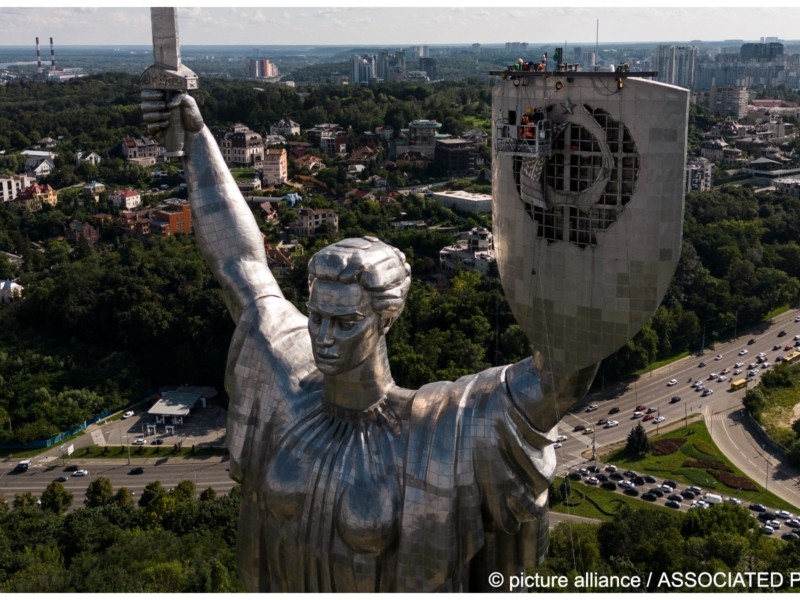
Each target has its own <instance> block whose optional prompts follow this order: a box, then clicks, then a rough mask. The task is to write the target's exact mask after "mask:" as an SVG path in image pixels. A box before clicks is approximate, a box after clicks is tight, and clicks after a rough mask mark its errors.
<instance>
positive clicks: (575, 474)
mask: <svg viewBox="0 0 800 600" xmlns="http://www.w3.org/2000/svg"><path fill="white" fill-rule="evenodd" d="M567 477H569V478H570V479H573V480H575V481H580V480H581V479H583V477H581V474H580V473H578V472H577V471H573V472H572V473H570V474H569V475H567Z"/></svg>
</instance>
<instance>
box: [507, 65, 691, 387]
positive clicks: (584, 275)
mask: <svg viewBox="0 0 800 600" xmlns="http://www.w3.org/2000/svg"><path fill="white" fill-rule="evenodd" d="M492 106H493V109H492V111H493V119H494V134H493V152H494V157H493V180H492V181H493V185H492V191H493V226H494V243H495V250H496V255H497V261H498V266H499V271H500V277H501V280H502V283H503V289H504V291H505V294H506V298H507V299H508V302H509V304H510V306H511V309H512V311H513V313H514V316H515V317H516V319H517V321H518V323H519V324H520V326H521V327H522V329H523V330H524V331H525V333H526V334H527V336H528V339H529V341H530V342H531V344H532V346H533V348H534V350H536V351H538V352H540V353H541V354H542V356H543V358H544V360H545V365H544V366H545V367H547V366H548V362H549V367H550V369H551V370H552V372H553V373H563V374H566V373H571V372H574V371H576V370H578V369H581V368H584V367H588V366H589V365H592V364H595V363H597V362H598V361H600V360H602V359H603V358H605V357H607V356H608V355H609V354H611V353H613V352H614V351H615V350H617V349H618V348H620V347H621V346H622V345H624V344H625V343H626V342H627V341H628V340H630V339H631V338H632V337H633V336H634V335H635V334H636V333H637V332H638V331H639V330H640V329H641V327H642V326H643V325H644V324H645V323H646V321H647V320H648V319H649V318H650V317H651V316H652V314H653V312H654V311H655V309H656V308H657V307H658V305H659V303H660V302H661V299H662V297H663V296H664V293H665V292H666V289H667V286H668V285H669V282H670V280H671V278H672V276H673V274H674V272H675V268H676V266H677V262H678V258H679V255H680V249H681V230H682V223H683V200H684V190H685V188H684V177H685V163H686V137H687V122H688V113H689V92H688V90H686V89H684V88H680V87H676V86H672V85H666V84H662V83H658V82H655V81H650V80H646V79H641V78H636V77H627V76H625V77H623V76H616V75H615V74H613V73H564V74H558V73H549V74H543V73H535V74H534V73H530V74H528V73H520V74H518V75H515V76H514V77H513V78H505V79H504V80H502V81H500V83H498V84H497V85H496V87H495V89H494V91H493V102H492Z"/></svg>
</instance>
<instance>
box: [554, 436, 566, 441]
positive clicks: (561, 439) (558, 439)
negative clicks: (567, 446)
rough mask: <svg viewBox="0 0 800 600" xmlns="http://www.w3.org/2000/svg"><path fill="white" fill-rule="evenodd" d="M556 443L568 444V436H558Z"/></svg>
mask: <svg viewBox="0 0 800 600" xmlns="http://www.w3.org/2000/svg"><path fill="white" fill-rule="evenodd" d="M556 441H557V442H566V441H567V436H565V435H560V436H558V437H557V438H556Z"/></svg>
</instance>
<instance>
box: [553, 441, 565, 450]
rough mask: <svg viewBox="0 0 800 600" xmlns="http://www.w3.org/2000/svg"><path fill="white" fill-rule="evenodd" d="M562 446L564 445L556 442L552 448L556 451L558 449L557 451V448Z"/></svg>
mask: <svg viewBox="0 0 800 600" xmlns="http://www.w3.org/2000/svg"><path fill="white" fill-rule="evenodd" d="M563 445H564V444H562V443H561V442H556V443H555V444H553V448H555V449H556V450H558V449H559V448H561V447H562V446H563Z"/></svg>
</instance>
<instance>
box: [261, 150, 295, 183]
mask: <svg viewBox="0 0 800 600" xmlns="http://www.w3.org/2000/svg"><path fill="white" fill-rule="evenodd" d="M287 179H289V160H288V158H287V153H286V148H280V149H278V148H267V150H266V153H265V154H264V163H263V165H262V167H261V181H262V183H263V184H264V185H283V184H284V183H286V180H287Z"/></svg>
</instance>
